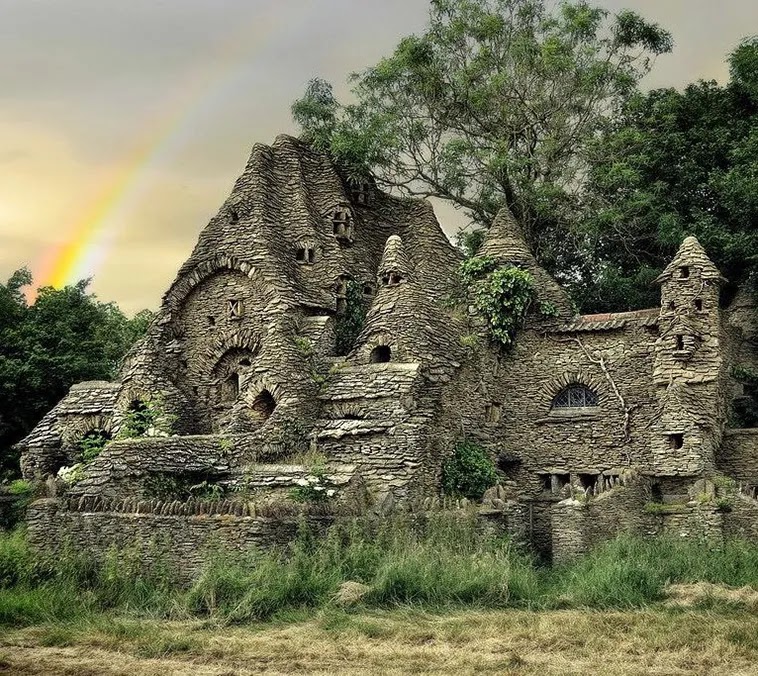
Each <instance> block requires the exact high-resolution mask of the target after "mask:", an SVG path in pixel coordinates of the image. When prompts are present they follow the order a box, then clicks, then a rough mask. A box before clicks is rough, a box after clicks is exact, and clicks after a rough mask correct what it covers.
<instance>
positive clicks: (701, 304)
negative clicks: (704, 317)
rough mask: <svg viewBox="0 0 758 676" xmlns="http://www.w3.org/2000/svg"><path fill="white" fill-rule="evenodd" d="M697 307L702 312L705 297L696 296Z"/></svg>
mask: <svg viewBox="0 0 758 676" xmlns="http://www.w3.org/2000/svg"><path fill="white" fill-rule="evenodd" d="M695 309H696V310H697V311H698V312H700V311H701V310H702V309H703V299H702V298H695Z"/></svg>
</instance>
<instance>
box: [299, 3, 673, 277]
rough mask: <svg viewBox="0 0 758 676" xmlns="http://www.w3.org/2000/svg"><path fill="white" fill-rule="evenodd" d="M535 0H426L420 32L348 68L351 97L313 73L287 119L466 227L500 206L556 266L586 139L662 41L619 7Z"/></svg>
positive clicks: (665, 39)
mask: <svg viewBox="0 0 758 676" xmlns="http://www.w3.org/2000/svg"><path fill="white" fill-rule="evenodd" d="M547 4H548V3H546V2H545V0H432V2H431V8H430V14H429V23H428V26H427V28H426V30H425V31H424V33H423V34H421V35H412V36H409V37H406V38H404V39H403V40H401V41H400V43H399V45H398V46H397V48H396V49H395V51H394V52H393V54H391V55H390V56H388V57H387V58H384V59H382V60H381V61H380V62H379V63H378V64H376V65H375V66H373V67H371V68H369V69H367V70H366V71H364V72H362V73H358V74H355V75H353V76H352V82H353V94H354V98H355V102H354V103H350V104H347V105H342V104H340V103H339V102H338V101H337V100H336V99H335V98H334V95H333V92H332V87H331V85H330V84H328V83H326V82H324V81H322V80H313V81H311V82H310V83H309V85H308V87H307V89H306V92H305V94H304V96H303V97H302V98H301V99H299V100H298V101H296V102H295V103H294V104H293V107H292V111H293V115H294V117H295V120H296V121H297V122H298V123H299V125H300V126H301V128H302V130H303V134H304V137H305V138H306V139H309V140H310V141H311V142H312V143H313V144H314V145H315V146H316V147H318V148H321V149H325V150H328V151H329V152H331V153H332V154H333V155H334V156H335V158H336V159H337V160H338V161H339V162H340V163H342V164H343V165H345V166H346V167H347V168H348V170H349V171H350V172H352V173H355V174H360V173H363V172H367V171H370V172H372V173H373V174H374V176H375V177H376V179H377V181H378V182H379V184H380V185H383V186H385V187H388V188H391V189H395V190H398V191H400V192H402V193H404V194H407V195H415V196H422V197H438V198H442V199H446V200H449V201H451V202H452V203H453V204H455V205H456V206H458V207H460V208H462V209H464V210H465V212H466V213H467V214H468V215H469V217H470V218H471V220H472V222H473V223H474V224H477V225H479V226H484V227H487V226H489V224H490V222H491V220H492V219H493V218H494V216H495V214H496V213H497V211H498V210H499V208H500V207H501V206H503V205H508V206H509V207H510V208H511V210H512V211H513V212H514V214H515V215H516V217H517V218H518V219H519V220H520V222H521V223H522V226H523V227H524V230H525V233H526V235H527V238H528V239H529V240H530V243H531V245H532V248H533V250H534V252H535V254H536V255H537V257H538V258H539V259H540V260H541V261H542V262H543V263H546V264H547V265H548V267H550V268H552V269H568V268H570V267H571V266H572V265H574V264H575V261H573V262H572V261H570V260H566V256H567V254H569V253H571V247H566V246H565V240H566V237H567V235H568V234H569V233H571V232H572V230H571V228H570V227H569V226H570V224H572V223H573V221H574V218H575V211H576V208H577V204H578V203H577V195H578V192H579V190H580V188H581V186H582V184H583V181H582V179H583V176H584V175H585V173H586V171H587V158H586V153H585V151H586V148H587V146H588V144H589V143H590V141H591V140H592V139H593V138H595V137H596V136H597V134H599V133H600V132H602V131H603V130H604V129H606V128H607V127H608V126H609V125H610V123H611V115H612V113H613V111H614V110H616V109H617V108H618V107H619V106H620V105H621V104H622V103H623V101H625V100H626V99H627V98H628V97H629V96H630V95H632V94H633V93H634V92H635V91H636V85H637V83H638V82H639V80H640V78H641V77H643V76H644V75H645V74H646V73H647V72H648V70H649V69H650V66H651V63H652V59H653V58H654V57H655V56H656V55H658V54H661V53H664V52H667V51H669V50H670V49H671V45H672V41H671V36H670V35H669V34H668V33H667V32H666V31H665V30H663V29H661V28H660V27H658V26H656V25H654V24H650V23H648V22H646V21H644V20H643V19H642V18H641V17H640V16H638V15H637V14H635V13H633V12H628V11H624V12H621V13H620V14H618V15H615V16H611V15H610V14H609V13H608V12H607V11H605V10H603V9H600V8H597V7H593V6H591V5H590V4H588V3H587V2H584V1H579V2H566V3H563V4H561V5H559V6H558V7H557V8H555V9H554V10H549V9H548V7H547ZM575 252H576V247H575V248H574V255H575Z"/></svg>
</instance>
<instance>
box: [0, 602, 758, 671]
mask: <svg viewBox="0 0 758 676" xmlns="http://www.w3.org/2000/svg"><path fill="white" fill-rule="evenodd" d="M4 673H7V674H46V675H47V674H56V675H58V674H67V675H71V676H74V675H76V676H89V675H92V676H94V675H98V676H100V675H116V674H118V675H124V676H126V675H129V676H148V675H156V676H169V675H172V676H173V675H185V674H186V675H188V676H189V675H190V674H191V675H192V676H199V675H206V674H207V675H211V674H213V675H221V674H225V675H228V676H232V675H243V674H261V673H265V674H299V673H300V674H351V675H353V674H473V673H484V674H540V676H550V675H553V674H556V675H558V674H561V675H565V674H588V673H592V674H614V675H615V676H624V675H627V674H728V675H736V674H757V675H758V616H757V615H756V614H754V613H751V612H749V611H746V610H744V609H742V610H740V609H735V610H733V611H728V610H727V611H725V610H723V609H722V610H719V611H711V612H709V611H705V610H694V609H659V610H648V611H633V612H597V611H590V610H587V611H576V610H572V611H551V612H528V611H514V610H509V611H486V612H485V611H481V612H475V611H467V612H457V613H448V614H440V615H434V614H427V613H420V612H413V611H392V612H355V613H346V612H342V611H328V612H327V611H325V612H323V613H321V614H320V615H317V616H315V617H311V618H309V619H302V618H301V619H298V618H296V617H294V618H289V621H287V622H279V623H261V624H259V625H245V626H236V627H230V626H219V625H214V624H212V623H210V622H199V621H191V622H190V621H188V622H157V621H141V620H136V619H127V618H123V617H101V618H98V619H97V620H89V621H87V622H78V623H77V624H75V625H60V624H58V625H50V626H37V627H31V628H27V629H22V630H12V631H7V632H5V633H3V634H0V674H4Z"/></svg>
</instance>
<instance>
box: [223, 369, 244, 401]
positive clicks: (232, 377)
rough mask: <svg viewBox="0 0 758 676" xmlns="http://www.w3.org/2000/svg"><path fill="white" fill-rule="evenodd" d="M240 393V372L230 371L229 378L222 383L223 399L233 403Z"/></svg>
mask: <svg viewBox="0 0 758 676" xmlns="http://www.w3.org/2000/svg"><path fill="white" fill-rule="evenodd" d="M239 393H240V376H239V373H230V374H229V376H228V377H227V379H226V380H225V381H224V382H223V383H222V384H221V401H223V402H224V403H227V404H229V403H232V402H234V401H235V400H236V399H237V396H238V395H239Z"/></svg>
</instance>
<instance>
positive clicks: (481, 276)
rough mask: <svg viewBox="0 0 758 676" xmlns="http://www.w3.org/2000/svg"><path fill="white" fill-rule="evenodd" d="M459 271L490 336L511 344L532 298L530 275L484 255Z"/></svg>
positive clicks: (465, 264)
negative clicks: (502, 264) (485, 322)
mask: <svg viewBox="0 0 758 676" xmlns="http://www.w3.org/2000/svg"><path fill="white" fill-rule="evenodd" d="M459 273H460V276H461V280H462V282H463V285H464V286H465V288H466V289H467V290H468V292H469V294H470V297H471V299H472V302H473V304H474V307H475V308H476V310H477V311H478V312H479V313H480V314H481V315H482V316H483V317H484V318H485V319H486V320H487V326H488V328H489V331H490V334H491V336H492V339H493V340H494V341H496V342H497V343H499V344H500V345H502V346H503V347H505V348H509V347H511V345H513V340H514V338H515V336H516V331H517V329H518V328H519V327H520V326H521V325H522V323H523V321H524V317H525V316H526V313H527V312H528V311H529V308H530V307H531V305H532V303H533V302H534V299H535V292H534V280H533V279H532V276H531V275H530V274H529V272H528V271H526V270H522V269H521V268H517V267H515V266H513V265H506V266H500V265H499V264H498V262H497V261H496V260H494V259H492V258H488V257H486V256H485V257H474V258H469V259H467V260H465V261H464V262H463V263H461V267H460V270H459Z"/></svg>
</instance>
